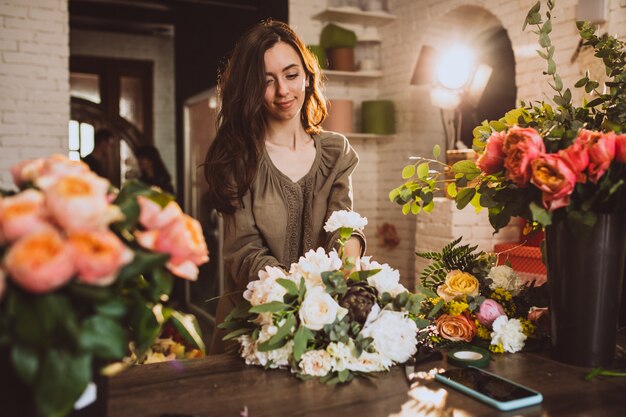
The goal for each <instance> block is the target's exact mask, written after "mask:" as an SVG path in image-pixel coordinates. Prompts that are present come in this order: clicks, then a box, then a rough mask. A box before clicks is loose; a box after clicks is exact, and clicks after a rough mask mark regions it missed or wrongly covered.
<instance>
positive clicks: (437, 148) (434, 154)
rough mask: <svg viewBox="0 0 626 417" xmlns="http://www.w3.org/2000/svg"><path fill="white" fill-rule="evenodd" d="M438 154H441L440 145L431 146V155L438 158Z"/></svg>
mask: <svg viewBox="0 0 626 417" xmlns="http://www.w3.org/2000/svg"><path fill="white" fill-rule="evenodd" d="M440 155H441V146H439V145H435V146H434V147H433V156H434V157H435V159H439V156H440Z"/></svg>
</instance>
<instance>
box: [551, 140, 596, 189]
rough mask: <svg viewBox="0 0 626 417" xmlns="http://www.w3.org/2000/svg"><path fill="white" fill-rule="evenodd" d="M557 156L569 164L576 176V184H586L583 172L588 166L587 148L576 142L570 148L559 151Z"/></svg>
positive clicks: (585, 176)
mask: <svg viewBox="0 0 626 417" xmlns="http://www.w3.org/2000/svg"><path fill="white" fill-rule="evenodd" d="M558 155H559V156H560V157H561V158H562V159H564V160H565V161H567V163H569V165H570V168H572V171H573V172H574V174H575V175H576V182H579V183H585V182H587V175H586V174H585V170H586V169H587V167H588V166H589V152H587V147H586V146H585V145H584V144H583V143H581V142H580V141H576V142H574V143H573V144H572V145H571V146H570V147H568V148H566V149H561V150H560V151H559V152H558Z"/></svg>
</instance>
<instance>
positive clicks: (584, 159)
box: [476, 126, 626, 211]
mask: <svg viewBox="0 0 626 417" xmlns="http://www.w3.org/2000/svg"><path fill="white" fill-rule="evenodd" d="M614 160H615V161H617V162H619V163H622V164H626V134H621V135H617V134H615V133H614V132H609V133H602V132H594V131H589V130H584V129H583V130H581V131H580V133H579V135H578V137H577V138H576V139H575V140H574V143H573V144H572V145H571V146H569V147H568V148H566V149H562V150H560V151H558V152H557V153H551V154H548V153H546V147H545V145H544V142H543V139H542V138H541V136H540V135H539V132H537V131H536V130H535V129H533V128H522V127H517V126H515V127H512V128H511V129H509V130H508V131H507V132H494V133H493V134H492V135H491V137H490V138H489V140H488V141H487V146H486V147H485V151H484V153H483V154H482V155H481V156H480V158H479V159H478V161H477V162H476V165H477V166H478V168H479V169H480V170H481V171H482V172H483V173H484V174H487V175H491V174H496V173H498V172H500V171H502V170H504V172H505V176H506V178H507V179H508V180H510V181H511V182H513V183H514V184H515V185H517V186H518V187H520V188H525V187H528V186H529V185H531V184H532V185H534V186H535V187H537V188H539V189H540V190H541V192H542V202H543V205H544V207H545V208H546V209H547V210H549V211H554V210H556V209H558V208H561V207H565V206H567V205H568V204H569V200H570V195H571V194H572V192H573V191H574V187H575V185H576V183H577V182H578V183H585V182H587V181H591V182H592V183H597V182H598V181H599V180H600V178H602V176H603V175H604V174H605V172H606V171H607V170H608V169H609V166H610V165H611V163H612V162H613V161H614Z"/></svg>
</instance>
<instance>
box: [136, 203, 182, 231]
mask: <svg viewBox="0 0 626 417" xmlns="http://www.w3.org/2000/svg"><path fill="white" fill-rule="evenodd" d="M137 203H139V208H140V212H139V223H141V224H142V225H143V226H144V227H145V228H146V229H161V228H163V227H165V226H167V225H168V224H170V223H171V222H173V221H174V220H177V219H179V218H181V217H182V215H183V211H182V209H181V208H180V206H179V205H178V203H176V202H175V201H170V202H169V203H168V204H167V205H166V206H165V207H161V206H160V205H159V204H157V203H155V202H154V201H152V200H150V199H149V198H147V197H144V196H141V195H140V196H138V197H137Z"/></svg>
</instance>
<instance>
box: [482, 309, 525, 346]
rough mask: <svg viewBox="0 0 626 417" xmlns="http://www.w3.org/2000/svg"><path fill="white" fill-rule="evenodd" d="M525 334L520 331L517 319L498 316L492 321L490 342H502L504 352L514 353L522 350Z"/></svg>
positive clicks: (520, 324) (520, 326) (495, 343)
mask: <svg viewBox="0 0 626 417" xmlns="http://www.w3.org/2000/svg"><path fill="white" fill-rule="evenodd" d="M525 340H526V335H525V334H524V332H523V331H522V323H521V322H520V321H519V320H518V319H509V318H507V317H506V316H500V317H498V318H497V319H496V320H495V321H494V322H493V331H492V332H491V344H492V345H497V344H499V343H502V347H503V348H504V351H505V352H510V353H515V352H519V351H520V350H522V348H523V347H524V341H525Z"/></svg>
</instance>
